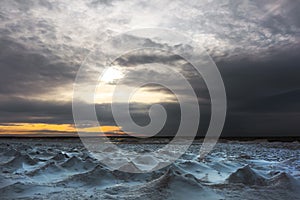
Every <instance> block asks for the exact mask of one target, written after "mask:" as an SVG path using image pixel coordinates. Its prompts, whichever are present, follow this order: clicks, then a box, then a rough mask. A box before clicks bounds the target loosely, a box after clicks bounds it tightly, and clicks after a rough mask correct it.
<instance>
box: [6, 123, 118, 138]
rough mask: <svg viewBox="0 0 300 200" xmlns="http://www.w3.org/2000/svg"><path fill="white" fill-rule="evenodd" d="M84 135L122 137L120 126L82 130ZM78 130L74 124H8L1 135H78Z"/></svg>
mask: <svg viewBox="0 0 300 200" xmlns="http://www.w3.org/2000/svg"><path fill="white" fill-rule="evenodd" d="M78 131H80V132H83V133H101V132H102V133H104V134H105V133H114V134H120V135H122V132H121V129H120V127H118V126H100V127H86V128H80V129H78ZM76 133H77V129H76V127H75V126H74V125H73V124H46V123H7V124H4V125H0V135H11V134H17V135H30V134H35V135H36V134H39V135H43V134H52V135H57V136H59V135H63V134H76Z"/></svg>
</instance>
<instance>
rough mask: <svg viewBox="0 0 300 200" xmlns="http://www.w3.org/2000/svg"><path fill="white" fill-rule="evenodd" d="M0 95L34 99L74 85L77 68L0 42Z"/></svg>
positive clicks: (9, 43) (14, 45) (7, 41)
mask: <svg viewBox="0 0 300 200" xmlns="http://www.w3.org/2000/svg"><path fill="white" fill-rule="evenodd" d="M0 46H1V49H0V65H1V74H0V94H1V95H18V96H20V95H23V96H24V95H33V96H34V95H37V94H42V93H48V92H50V91H52V90H55V89H56V88H57V87H62V86H64V85H67V84H70V83H72V82H73V81H74V78H75V75H76V72H77V69H78V66H72V65H68V64H67V63H64V62H62V61H60V60H59V59H57V60H53V56H52V55H51V54H50V55H44V54H42V52H34V51H32V50H30V49H28V48H26V47H25V46H24V45H22V44H20V43H17V42H14V41H12V39H9V38H2V39H0Z"/></svg>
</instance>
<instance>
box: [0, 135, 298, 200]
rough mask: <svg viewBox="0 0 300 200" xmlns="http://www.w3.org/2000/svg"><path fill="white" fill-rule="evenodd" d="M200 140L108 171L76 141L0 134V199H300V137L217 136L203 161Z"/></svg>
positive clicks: (135, 146)
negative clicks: (169, 154)
mask: <svg viewBox="0 0 300 200" xmlns="http://www.w3.org/2000/svg"><path fill="white" fill-rule="evenodd" d="M122 145H123V147H124V148H126V147H130V148H132V149H135V150H136V151H142V152H145V151H151V149H155V148H160V147H161V146H163V145H164V144H161V143H151V144H139V143H131V144H122ZM122 145H121V146H122ZM200 145H201V144H194V145H192V146H191V147H190V149H189V150H188V151H187V152H186V153H185V154H184V155H183V156H182V157H181V158H180V159H178V160H177V161H176V162H175V163H173V164H172V165H170V166H168V167H166V168H163V169H161V170H158V171H154V172H151V173H140V174H131V173H125V172H120V171H118V170H115V171H111V170H109V169H108V168H107V167H106V166H104V165H103V164H101V162H99V161H98V160H97V159H95V158H93V156H92V155H91V154H90V153H89V152H88V151H87V150H86V149H85V147H84V146H83V145H82V144H81V142H80V140H79V139H52V140H51V139H0V199H134V200H137V199H143V200H146V199H154V200H159V199H179V200H181V199H191V200H192V199H197V200H199V199H205V200H209V199H238V200H240V199H262V200H264V199H272V200H274V199H278V200H283V199H290V200H292V199H300V144H299V142H267V141H251V142H238V141H223V142H220V143H218V144H217V146H216V147H215V148H214V150H213V151H212V152H211V153H210V154H209V155H208V156H207V157H206V158H205V159H203V160H199V155H198V152H199V147H200ZM106 156H107V155H106ZM110 157H111V159H113V158H114V156H113V155H110ZM116 162H117V161H116ZM147 162H148V163H149V164H150V165H156V164H159V163H160V162H161V161H160V160H155V159H154V158H151V157H148V158H147ZM132 164H133V165H135V163H132ZM136 167H139V165H138V164H136ZM144 167H145V166H144Z"/></svg>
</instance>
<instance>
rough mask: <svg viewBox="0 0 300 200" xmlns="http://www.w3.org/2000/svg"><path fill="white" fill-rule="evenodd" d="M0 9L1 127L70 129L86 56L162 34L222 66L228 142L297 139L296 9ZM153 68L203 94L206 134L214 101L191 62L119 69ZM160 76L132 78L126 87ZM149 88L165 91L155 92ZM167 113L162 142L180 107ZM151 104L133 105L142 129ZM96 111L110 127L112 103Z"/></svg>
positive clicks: (173, 4)
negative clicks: (172, 69) (175, 36)
mask: <svg viewBox="0 0 300 200" xmlns="http://www.w3.org/2000/svg"><path fill="white" fill-rule="evenodd" d="M0 5H1V6H0V19H1V20H0V46H1V49H0V69H1V73H0V123H3V124H6V123H23V122H28V123H53V124H66V123H68V124H69V123H70V124H71V123H73V119H72V110H71V101H72V90H73V82H74V79H75V76H76V72H77V70H78V68H79V66H80V64H81V63H82V61H83V60H84V58H85V57H86V56H87V55H88V53H89V52H90V51H93V50H94V48H95V46H96V45H99V44H101V43H102V42H103V41H104V40H105V39H106V38H109V37H110V36H113V35H116V34H119V33H122V32H124V31H128V30H132V29H136V28H149V27H159V28H166V29H172V30H174V31H178V32H180V33H183V34H185V35H187V36H189V37H191V38H192V39H193V40H194V41H196V42H197V43H198V44H200V45H202V46H203V47H204V48H205V49H206V50H207V52H208V53H209V54H210V55H211V57H212V58H213V59H214V61H215V62H216V64H217V66H218V68H219V70H220V72H221V75H222V77H223V80H224V84H225V87H226V92H227V98H228V117H227V120H226V124H225V128H224V132H223V136H299V131H300V126H299V125H298V121H299V120H300V104H299V100H300V95H299V94H300V80H299V78H298V77H299V74H300V68H299V66H300V58H299V57H300V56H299V52H300V37H299V36H300V15H299V12H298V11H299V9H300V3H299V2H298V1H293V0H288V1H286V0H277V1H273V0H263V1H259V0H256V1H242V2H239V1H235V0H222V1H211V0H207V1H163V2H162V1H143V0H142V1H140V0H133V1H117V0H115V1H105V0H104V1H98V0H90V1H55V0H45V1H42V0H40V1H35V0H25V1H19V0H3V1H1V3H0ZM141 41H143V42H150V43H151V44H153V45H154V46H155V45H156V46H160V45H165V44H163V43H161V44H160V43H157V42H156V41H151V40H147V39H146V40H145V39H141ZM179 45H180V44H179ZM151 63H156V64H157V65H161V64H168V65H174V66H180V69H181V72H182V73H183V74H184V75H185V76H186V77H187V78H188V79H189V81H190V82H191V83H192V85H193V87H194V89H195V91H196V93H197V95H198V98H199V103H200V106H201V112H202V115H203V116H202V115H201V119H202V121H201V127H200V128H199V132H201V134H202V133H204V132H205V129H206V128H207V125H208V122H209V117H210V101H209V95H208V92H207V90H206V87H205V83H204V82H203V80H202V79H199V77H198V75H197V74H195V71H193V70H191V68H190V67H189V64H187V63H184V62H183V61H182V59H181V58H180V57H178V56H174V55H164V54H163V53H160V54H157V53H156V54H147V53H138V54H136V55H128V56H127V57H126V56H124V57H122V58H120V59H118V60H117V61H116V64H118V65H120V66H121V65H122V66H124V67H127V68H132V67H133V68H134V66H137V65H141V64H151ZM155 73H156V72H155ZM155 73H154V71H152V75H151V73H146V72H145V71H144V73H143V70H132V73H131V77H130V79H128V81H127V82H125V83H126V84H128V85H130V84H131V83H130V80H131V81H134V80H135V78H136V79H137V78H141V77H143V78H145V79H146V78H148V79H151V77H153V74H155ZM161 73H162V72H161ZM170 78H171V77H170ZM87 79H88V77H87ZM147 89H148V91H152V92H155V91H159V92H166V93H168V91H167V90H165V89H162V88H160V87H156V86H151V87H150V86H148V88H147ZM164 105H165V106H166V107H167V110H168V112H169V113H170V115H169V116H171V118H170V119H169V121H168V123H167V125H166V126H165V128H164V129H163V131H162V133H161V134H163V135H168V134H171V133H173V132H174V131H176V129H177V126H176V124H178V116H179V115H180V113H179V111H178V107H177V106H176V105H175V104H174V103H167V102H164ZM148 106H149V105H146V104H145V105H144V104H141V103H139V104H138V103H137V104H136V105H133V110H132V112H133V114H132V115H133V118H134V119H135V120H136V122H137V123H139V124H146V123H147V122H148V121H149V118H148V114H147V112H144V111H146V110H147V109H146V108H147V107H148ZM96 108H97V109H98V114H99V119H100V120H102V122H103V124H105V125H114V121H113V117H112V115H111V112H110V110H109V107H108V105H106V104H103V105H97V106H96ZM172 116H173V117H172ZM174 116H175V117H174Z"/></svg>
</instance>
